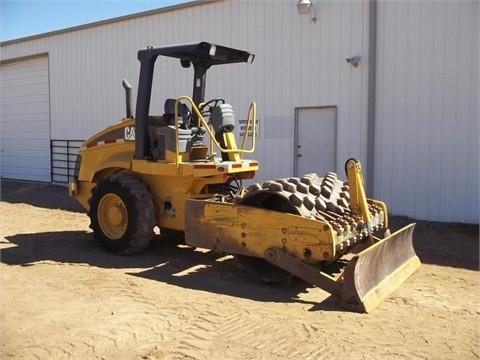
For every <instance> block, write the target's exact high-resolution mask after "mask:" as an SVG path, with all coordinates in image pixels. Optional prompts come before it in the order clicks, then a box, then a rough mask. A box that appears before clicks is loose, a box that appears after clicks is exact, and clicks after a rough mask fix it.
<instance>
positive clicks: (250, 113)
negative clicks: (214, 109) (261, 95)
mask: <svg viewBox="0 0 480 360" xmlns="http://www.w3.org/2000/svg"><path fill="white" fill-rule="evenodd" d="M182 100H186V101H187V102H189V103H190V105H191V106H192V110H193V111H194V112H195V114H196V116H197V119H198V123H197V126H198V127H201V126H202V125H203V127H204V128H205V130H206V131H207V132H208V135H209V136H210V142H213V143H214V144H215V146H216V147H217V148H218V149H219V150H220V151H221V152H225V153H234V152H236V153H239V154H251V153H253V152H254V151H255V138H256V134H257V133H256V128H257V127H256V124H255V122H256V118H257V104H256V103H255V101H252V102H251V103H250V106H249V108H248V116H247V127H246V129H245V130H246V131H245V133H244V135H243V140H242V148H241V149H224V148H223V147H222V146H221V145H220V143H219V142H218V141H217V139H215V134H214V133H213V132H212V130H211V128H210V126H209V124H208V123H207V122H206V121H205V119H204V118H203V116H202V114H201V112H200V110H198V108H197V106H196V105H195V103H194V102H193V100H192V99H191V98H190V97H189V96H180V97H179V98H177V100H176V101H175V130H176V131H175V141H176V156H177V159H178V155H179V153H178V147H179V146H178V105H179V104H180V101H182ZM252 117H253V119H254V125H253V133H252V136H253V138H252V146H251V148H250V149H248V150H245V143H246V138H247V136H248V133H249V132H250V126H251V122H252V119H251V118H252ZM177 162H178V161H177Z"/></svg>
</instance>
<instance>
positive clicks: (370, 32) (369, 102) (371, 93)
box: [367, 0, 377, 196]
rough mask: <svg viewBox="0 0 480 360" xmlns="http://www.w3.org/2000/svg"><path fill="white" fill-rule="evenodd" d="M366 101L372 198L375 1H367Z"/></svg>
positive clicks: (368, 164)
mask: <svg viewBox="0 0 480 360" xmlns="http://www.w3.org/2000/svg"><path fill="white" fill-rule="evenodd" d="M368 4H369V11H368V14H369V21H368V100H367V167H368V172H367V193H368V194H370V196H373V190H374V181H373V180H374V178H375V127H376V126H375V125H376V119H375V100H376V99H375V95H376V72H377V64H376V58H377V0H369V2H368Z"/></svg>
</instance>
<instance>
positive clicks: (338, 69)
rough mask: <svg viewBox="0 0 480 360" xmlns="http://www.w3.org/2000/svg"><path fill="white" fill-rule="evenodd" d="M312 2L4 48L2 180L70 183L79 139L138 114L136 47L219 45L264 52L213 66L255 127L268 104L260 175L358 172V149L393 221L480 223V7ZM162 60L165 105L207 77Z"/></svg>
mask: <svg viewBox="0 0 480 360" xmlns="http://www.w3.org/2000/svg"><path fill="white" fill-rule="evenodd" d="M312 3H313V7H312V8H311V10H312V11H310V12H307V13H306V14H300V13H299V11H298V9H297V0H280V1H267V0H258V1H254V0H223V1H221V0H220V1H193V2H190V3H186V4H181V5H177V6H171V7H167V8H162V9H158V10H154V11H148V12H144V13H139V14H133V15H130V16H124V17H120V18H115V19H111V20H107V21H101V22H96V23H92V24H87V25H84V26H78V27H74V28H69V29H65V30H60V31H55V32H51V33H46V34H40V35H35V36H31V37H27V38H22V39H17V40H10V41H5V42H2V43H1V44H0V46H1V54H0V59H1V65H0V81H1V87H0V91H1V92H0V101H1V102H0V126H1V127H0V132H1V164H0V176H1V177H3V178H13V179H26V180H39V181H47V182H50V181H53V182H62V181H65V180H66V179H67V177H68V172H69V171H68V169H62V168H64V167H67V166H66V164H67V163H68V162H67V161H66V160H67V159H68V158H70V159H72V158H73V156H72V155H70V156H69V155H63V154H65V153H72V154H73V153H74V152H75V146H77V144H78V142H76V141H74V140H83V139H86V138H87V137H88V136H90V135H91V134H92V133H93V132H95V131H97V130H99V129H101V128H102V127H104V126H106V125H108V124H110V123H112V122H113V121H117V120H119V119H120V118H121V117H122V116H123V115H124V94H123V89H122V87H121V80H122V79H123V78H127V79H129V81H130V82H131V83H132V85H133V86H134V88H135V86H136V82H137V80H138V70H139V63H138V61H137V59H136V52H137V50H138V49H141V48H145V47H146V46H148V45H153V46H161V45H167V44H174V43H186V42H194V41H200V40H205V41H209V42H213V43H219V44H222V45H227V46H232V47H236V48H241V49H246V50H248V51H250V52H253V53H255V54H256V59H255V62H254V63H253V64H252V65H246V64H241V65H240V64H239V65H233V66H227V67H218V68H217V69H213V70H212V71H210V73H209V78H208V80H207V94H206V98H214V97H223V98H225V99H227V101H228V102H230V103H231V104H232V105H233V106H234V109H235V112H236V116H237V119H240V120H241V119H242V118H245V116H246V111H247V105H248V103H249V101H250V100H253V99H254V100H256V101H257V104H258V111H259V116H258V117H259V121H260V125H259V139H258V143H259V145H258V151H257V153H256V154H255V157H256V158H257V159H259V160H260V161H261V171H260V173H259V174H258V178H259V179H267V178H277V177H283V176H291V175H295V174H301V173H306V172H313V171H315V172H318V173H323V172H325V171H329V170H333V171H337V172H339V173H343V164H344V162H345V160H346V159H348V158H350V157H357V158H359V159H360V160H361V161H362V163H363V165H364V168H365V172H366V173H367V174H368V175H367V176H368V178H367V183H368V188H369V189H368V190H369V191H370V194H372V196H375V197H376V198H380V199H382V200H384V201H386V202H387V204H389V206H390V211H391V212H392V213H393V214H397V215H407V216H411V217H414V218H417V219H427V220H439V221H458V222H467V223H478V221H479V143H478V136H479V72H478V67H479V51H480V49H479V32H480V29H479V25H478V24H479V18H480V6H479V2H478V1H475V0H472V1H461V2H452V1H408V2H407V1H405V2H390V1H374V0H372V1H368V0H363V1H355V0H352V1H336V0H330V1H327V0H325V1H315V0H313V1H312ZM347 60H348V61H347ZM160 61H161V63H159V64H158V65H157V67H156V84H155V85H154V91H153V94H152V110H151V111H152V113H157V114H161V113H162V108H163V101H164V99H165V98H166V97H176V96H179V95H183V94H190V93H191V88H192V84H191V78H192V74H191V71H193V70H191V69H183V68H181V67H180V66H179V64H178V62H176V61H173V60H172V59H160ZM133 95H134V96H135V91H134V94H133ZM237 128H238V127H237Z"/></svg>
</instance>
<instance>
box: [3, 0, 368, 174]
mask: <svg viewBox="0 0 480 360" xmlns="http://www.w3.org/2000/svg"><path fill="white" fill-rule="evenodd" d="M316 10H317V16H318V20H317V22H316V23H313V22H311V21H310V17H309V16H308V15H306V16H305V15H304V16H300V15H299V14H298V13H297V9H296V1H293V0H292V1H290V0H284V1H275V2H271V1H246V0H233V1H222V2H215V3H210V4H205V5H200V6H194V7H189V8H184V9H180V10H177V11H171V12H166V13H161V14H156V15H151V16H145V17H140V18H136V19H131V20H128V21H122V22H116V23H111V24H107V25H103V26H99V27H92V28H88V29H83V30H80V31H74V32H69V33H64V34H58V35H54V36H50V37H45V38H40V39H35V40H32V41H25V42H20V43H17V44H13V45H7V46H4V47H3V48H2V52H3V54H2V57H3V58H13V57H19V56H25V55H28V54H32V53H38V52H46V51H48V53H49V57H50V69H51V70H50V71H51V72H50V76H51V83H50V86H51V93H52V101H51V105H52V106H51V121H52V138H56V139H78V138H85V137H87V136H89V135H90V134H92V132H93V131H95V130H97V129H99V128H101V127H103V126H105V125H107V124H109V123H111V122H112V121H113V120H114V119H119V118H120V117H121V116H122V115H123V112H124V102H123V89H122V87H121V79H122V78H123V77H127V78H128V79H129V80H130V82H131V83H132V84H133V85H134V87H135V85H136V82H137V79H138V70H139V63H138V61H137V59H136V52H137V50H138V49H140V48H144V47H146V46H147V45H154V46H160V45H166V44H172V43H184V42H192V41H199V40H207V41H211V42H217V43H220V44H225V45H229V46H233V47H238V48H244V49H247V50H249V51H251V52H254V53H255V54H256V56H257V57H256V60H255V62H254V63H253V64H252V65H245V64H239V65H231V66H225V67H217V68H213V69H212V70H211V71H210V72H209V76H208V80H207V98H212V97H224V98H226V99H227V100H228V101H229V102H231V103H232V104H233V105H234V108H235V109H236V113H237V117H243V118H244V117H245V116H246V111H247V107H248V102H249V101H250V100H253V99H255V100H256V101H257V103H258V109H259V117H260V119H261V125H260V127H261V129H260V138H261V141H260V142H259V143H260V144H259V147H258V148H259V149H258V150H259V151H258V152H257V153H256V157H257V158H259V159H260V160H262V170H261V172H260V174H259V175H260V178H270V177H279V176H289V175H292V174H293V160H294V156H293V129H294V108H295V107H303V106H327V105H337V106H338V121H339V124H338V125H339V128H338V139H337V145H338V152H337V154H338V163H337V168H338V169H342V168H343V161H344V159H345V158H347V157H350V156H356V157H359V158H361V159H365V157H366V144H365V142H366V140H365V137H366V103H365V94H366V91H365V90H366V86H367V82H366V81H367V74H366V71H367V66H366V65H367V64H366V62H363V63H362V64H361V65H360V67H358V68H353V67H352V66H351V65H348V64H347V63H346V62H345V58H347V57H349V56H351V55H357V54H359V55H363V56H364V55H365V54H367V46H368V44H367V40H368V33H367V30H368V22H367V21H368V3H367V2H366V1H363V2H362V1H354V2H342V1H326V2H322V3H320V4H318V6H317V9H316ZM159 62H161V66H158V65H160V64H159ZM155 72H156V76H157V80H158V79H160V81H157V83H156V85H154V92H153V96H152V108H153V110H156V111H157V112H158V113H159V114H160V113H161V112H162V107H163V101H164V99H165V97H176V96H178V95H181V94H185V93H187V94H190V93H191V88H192V77H193V75H192V73H193V70H191V69H188V70H185V69H182V68H181V67H180V66H179V63H178V61H175V60H172V59H165V58H163V59H159V60H158V61H157V67H156V69H155ZM134 95H135V94H134Z"/></svg>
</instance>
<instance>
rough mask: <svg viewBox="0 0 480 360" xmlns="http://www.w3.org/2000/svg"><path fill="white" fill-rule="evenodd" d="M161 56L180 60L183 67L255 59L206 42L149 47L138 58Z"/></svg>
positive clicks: (238, 51)
mask: <svg viewBox="0 0 480 360" xmlns="http://www.w3.org/2000/svg"><path fill="white" fill-rule="evenodd" d="M159 55H162V56H168V57H173V58H177V59H180V61H181V63H182V66H183V67H189V66H190V64H199V63H203V64H204V65H207V66H211V65H221V64H231V63H239V62H246V63H252V62H253V59H254V58H255V55H254V54H251V53H249V52H247V51H243V50H238V49H233V48H229V47H226V46H221V45H216V44H211V43H208V42H204V41H202V42H199V43H191V44H180V45H172V46H167V47H160V48H153V47H147V49H144V50H140V51H139V52H138V56H137V57H138V60H140V61H142V60H153V59H155V58H156V57H157V56H159Z"/></svg>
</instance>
